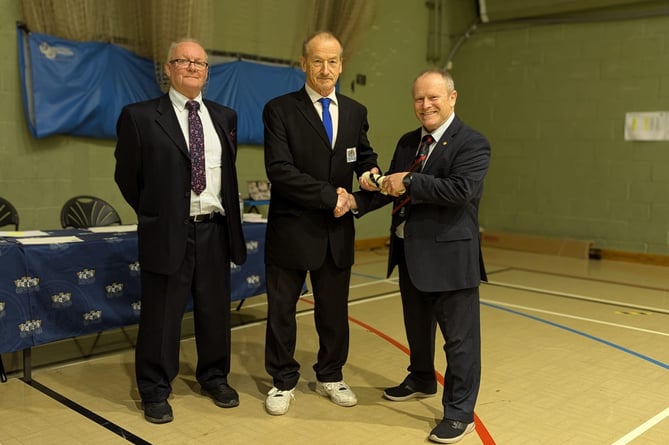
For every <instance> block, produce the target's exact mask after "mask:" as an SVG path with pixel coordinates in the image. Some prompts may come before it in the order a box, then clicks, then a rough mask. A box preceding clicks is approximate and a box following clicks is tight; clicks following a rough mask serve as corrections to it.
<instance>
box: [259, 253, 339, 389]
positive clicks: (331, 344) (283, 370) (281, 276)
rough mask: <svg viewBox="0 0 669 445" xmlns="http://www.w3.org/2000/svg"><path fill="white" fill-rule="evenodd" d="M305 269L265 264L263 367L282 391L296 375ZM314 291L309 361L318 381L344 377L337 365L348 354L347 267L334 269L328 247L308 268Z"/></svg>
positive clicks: (294, 383) (298, 374)
mask: <svg viewBox="0 0 669 445" xmlns="http://www.w3.org/2000/svg"><path fill="white" fill-rule="evenodd" d="M306 276H307V271H306V270H298V269H286V268H283V267H280V266H277V265H271V264H268V265H266V279H267V304H268V309H267V331H266V338H265V369H266V370H267V373H268V374H269V375H271V376H272V379H273V384H274V386H276V387H277V388H279V389H281V390H288V389H292V388H294V387H295V385H297V381H298V380H299V378H300V373H299V369H300V364H299V362H298V361H297V360H296V359H295V346H296V341H297V322H296V319H295V316H296V306H297V301H298V299H299V297H300V294H301V293H302V288H303V286H304V281H305V279H306ZM309 277H310V281H311V285H312V286H313V294H314V304H315V307H314V321H315V325H316V331H317V332H318V339H319V349H318V358H317V361H316V363H315V364H314V366H313V369H314V371H315V372H316V378H317V379H318V380H319V381H321V382H338V381H340V380H343V373H342V368H343V367H344V364H345V363H346V359H347V358H348V348H349V325H348V287H349V283H350V280H351V268H350V267H347V268H339V267H337V266H336V265H335V264H334V261H333V260H332V255H331V253H330V251H329V250H328V253H327V255H326V256H325V261H324V263H323V264H322V265H321V267H319V268H318V269H314V270H310V271H309Z"/></svg>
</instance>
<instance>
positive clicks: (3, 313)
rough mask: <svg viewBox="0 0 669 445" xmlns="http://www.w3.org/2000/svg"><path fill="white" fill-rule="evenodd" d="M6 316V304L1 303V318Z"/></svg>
mask: <svg viewBox="0 0 669 445" xmlns="http://www.w3.org/2000/svg"><path fill="white" fill-rule="evenodd" d="M4 316H5V302H4V301H0V318H2V317H4Z"/></svg>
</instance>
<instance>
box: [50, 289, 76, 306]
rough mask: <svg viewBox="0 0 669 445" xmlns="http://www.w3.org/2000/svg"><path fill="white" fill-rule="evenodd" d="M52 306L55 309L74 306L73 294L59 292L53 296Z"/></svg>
mask: <svg viewBox="0 0 669 445" xmlns="http://www.w3.org/2000/svg"><path fill="white" fill-rule="evenodd" d="M51 302H52V303H53V304H52V305H51V306H52V307H54V308H57V309H58V308H66V307H70V306H72V294H71V293H70V292H58V293H57V294H54V295H52V296H51Z"/></svg>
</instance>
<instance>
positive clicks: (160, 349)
mask: <svg viewBox="0 0 669 445" xmlns="http://www.w3.org/2000/svg"><path fill="white" fill-rule="evenodd" d="M189 225H190V226H189V229H188V243H187V247H186V255H185V257H184V259H183V262H182V263H181V265H180V266H179V269H178V270H177V271H176V272H175V273H174V274H171V275H163V274H157V273H153V272H149V271H145V270H143V269H142V272H141V289H142V309H141V314H140V321H139V332H138V335H137V347H136V350H135V373H136V378H137V386H138V390H139V394H140V396H141V398H142V401H144V402H157V401H161V400H165V399H167V397H168V396H169V395H170V393H171V391H172V388H171V382H172V380H173V379H174V378H175V377H176V376H177V374H178V372H179V350H180V340H181V322H182V318H183V314H184V310H185V308H186V305H187V304H188V300H189V297H190V296H191V295H192V297H193V318H194V324H195V342H196V347H197V368H196V371H195V376H196V378H197V381H198V382H199V383H200V385H201V386H203V387H214V386H217V385H219V384H221V383H227V376H228V373H229V372H230V255H229V245H228V244H229V243H228V238H227V228H226V221H225V217H222V216H221V217H219V216H217V217H216V218H215V219H214V220H212V221H211V222H201V223H189ZM140 266H141V265H140Z"/></svg>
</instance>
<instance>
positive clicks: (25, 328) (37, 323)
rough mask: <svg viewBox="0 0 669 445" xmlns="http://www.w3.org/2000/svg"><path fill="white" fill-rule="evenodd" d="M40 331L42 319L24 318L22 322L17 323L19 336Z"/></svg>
mask: <svg viewBox="0 0 669 445" xmlns="http://www.w3.org/2000/svg"><path fill="white" fill-rule="evenodd" d="M40 333H42V320H26V321H25V322H23V323H19V335H20V336H21V338H25V337H29V336H31V335H33V334H40Z"/></svg>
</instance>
